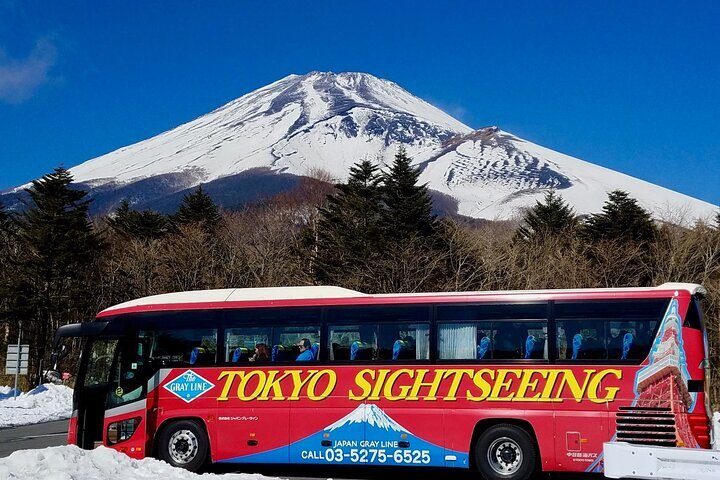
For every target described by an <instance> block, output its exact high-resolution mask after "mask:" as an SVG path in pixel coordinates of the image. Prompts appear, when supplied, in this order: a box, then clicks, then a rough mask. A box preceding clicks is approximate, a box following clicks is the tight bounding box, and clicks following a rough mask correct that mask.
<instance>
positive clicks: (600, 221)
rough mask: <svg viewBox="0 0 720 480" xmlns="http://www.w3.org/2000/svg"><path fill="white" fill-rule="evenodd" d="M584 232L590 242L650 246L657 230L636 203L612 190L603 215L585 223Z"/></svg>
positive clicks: (628, 196) (589, 219) (624, 193)
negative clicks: (619, 242)
mask: <svg viewBox="0 0 720 480" xmlns="http://www.w3.org/2000/svg"><path fill="white" fill-rule="evenodd" d="M584 231H585V233H586V235H587V236H588V237H589V238H590V239H593V240H621V241H630V240H632V241H640V242H650V241H652V240H654V239H655V238H656V235H657V231H658V230H657V227H656V226H655V223H654V222H653V219H652V216H651V215H650V213H649V212H648V211H647V210H645V209H644V208H642V207H641V206H640V205H638V203H637V200H636V199H634V198H632V197H631V196H630V195H629V194H628V193H627V192H624V191H622V190H614V191H612V192H610V193H609V194H608V199H607V201H606V202H605V205H603V211H602V213H598V214H595V215H591V216H590V218H588V220H587V221H586V222H585V226H584Z"/></svg>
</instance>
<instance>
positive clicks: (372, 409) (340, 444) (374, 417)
mask: <svg viewBox="0 0 720 480" xmlns="http://www.w3.org/2000/svg"><path fill="white" fill-rule="evenodd" d="M359 439H362V440H359ZM279 458H289V459H290V462H291V463H316V464H317V463H321V464H357V463H361V464H368V465H428V466H437V467H440V466H448V465H453V466H459V467H467V466H468V454H467V453H464V452H456V451H453V450H446V449H445V448H443V447H441V446H438V445H435V444H433V443H430V442H428V441H425V440H423V439H422V438H419V437H417V436H415V435H413V434H412V433H411V432H410V431H409V430H407V429H406V428H405V427H403V426H402V425H400V424H399V423H397V422H396V421H395V420H393V419H392V418H390V417H389V416H388V415H387V414H385V412H384V411H383V410H382V409H380V407H378V406H377V405H373V404H365V403H363V404H360V405H358V407H357V408H355V410H353V411H352V412H350V413H349V414H348V415H346V416H345V417H343V418H341V419H340V420H338V421H336V422H334V423H332V424H330V425H328V426H327V427H325V428H324V429H322V430H321V431H319V432H317V433H315V434H312V435H310V436H308V437H305V438H303V439H301V440H298V441H296V442H293V443H291V444H290V445H288V446H284V447H280V448H277V449H274V450H270V451H265V452H260V453H255V454H251V455H245V456H241V457H235V458H231V459H227V460H223V461H224V462H229V463H273V462H277V461H278V459H279Z"/></svg>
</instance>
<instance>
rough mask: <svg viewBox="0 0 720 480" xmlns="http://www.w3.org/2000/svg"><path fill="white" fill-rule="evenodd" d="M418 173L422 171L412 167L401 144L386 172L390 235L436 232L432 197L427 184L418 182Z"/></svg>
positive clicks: (387, 217) (426, 235) (408, 236)
mask: <svg viewBox="0 0 720 480" xmlns="http://www.w3.org/2000/svg"><path fill="white" fill-rule="evenodd" d="M419 177H420V171H419V170H418V169H416V168H413V166H412V165H411V159H410V157H408V155H407V152H406V151H405V149H404V148H402V147H401V148H400V150H399V151H398V153H397V154H396V155H395V160H394V161H393V164H392V166H391V167H390V171H389V172H387V174H386V175H385V176H384V180H385V185H384V187H383V200H384V202H385V211H384V224H385V228H386V229H387V233H388V236H389V237H391V238H395V239H407V238H410V237H413V236H420V237H429V236H431V235H433V234H434V233H435V230H436V228H437V219H436V217H435V215H433V213H432V199H431V198H430V193H429V191H428V188H427V185H418V184H417V183H418V178H419Z"/></svg>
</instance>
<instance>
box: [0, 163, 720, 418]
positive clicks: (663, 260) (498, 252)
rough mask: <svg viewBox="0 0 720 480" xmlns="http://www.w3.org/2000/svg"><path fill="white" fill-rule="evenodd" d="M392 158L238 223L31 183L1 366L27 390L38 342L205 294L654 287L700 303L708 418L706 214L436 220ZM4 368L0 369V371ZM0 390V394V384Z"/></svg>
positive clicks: (204, 203)
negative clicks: (24, 374)
mask: <svg viewBox="0 0 720 480" xmlns="http://www.w3.org/2000/svg"><path fill="white" fill-rule="evenodd" d="M418 175H419V173H418V171H417V170H415V169H414V168H413V167H412V161H411V159H410V158H409V157H408V156H407V154H406V153H405V152H403V151H402V150H401V151H400V152H399V153H398V154H397V155H396V157H395V160H394V162H393V163H392V165H391V166H390V167H389V168H388V169H387V170H385V171H382V170H380V169H379V168H378V167H377V166H376V165H374V164H373V163H372V162H370V161H361V162H358V163H357V164H356V165H355V166H354V167H353V168H352V169H351V172H350V175H349V178H348V180H347V181H346V182H345V183H335V182H334V181H333V179H332V178H330V177H329V176H328V175H327V174H325V173H323V172H313V174H311V175H308V176H307V177H303V178H302V179H301V181H300V182H299V184H298V186H297V187H296V188H295V189H294V190H292V191H289V192H287V193H283V194H280V195H277V196H274V197H271V198H266V199H264V200H262V201H259V202H256V203H253V204H251V205H244V206H242V207H240V208H238V209H234V210H226V209H222V208H220V207H219V206H218V205H216V204H215V202H214V201H213V199H212V198H210V197H209V196H208V195H207V194H206V193H205V192H204V191H203V189H202V187H198V188H197V189H196V190H195V191H194V192H193V193H191V194H188V195H186V196H185V198H184V199H183V201H182V203H181V204H180V206H179V207H178V209H177V210H176V211H175V212H174V213H172V214H170V215H166V214H162V213H159V212H156V211H152V210H140V211H139V210H135V209H133V207H132V200H131V199H128V200H126V201H123V202H122V204H121V205H119V206H118V207H117V208H116V209H115V210H114V211H112V212H110V213H108V214H107V215H100V216H92V217H91V216H90V215H89V207H90V202H91V199H90V196H89V195H88V192H85V191H82V190H79V189H77V187H75V186H74V185H73V183H72V180H73V179H72V175H71V174H70V172H68V171H67V170H65V169H64V168H61V167H59V168H56V169H55V170H54V171H53V172H51V173H49V174H47V175H45V176H43V177H42V178H40V179H38V180H36V181H34V182H32V185H31V186H30V187H29V188H28V189H27V194H28V201H27V205H26V206H25V208H24V209H22V210H20V211H10V210H8V209H6V208H4V207H3V206H2V205H1V204H0V332H2V335H0V360H3V358H2V357H3V356H4V355H5V351H6V344H7V342H14V341H16V340H17V335H18V330H19V329H20V327H21V328H22V338H23V343H29V344H30V346H31V359H30V372H31V373H32V374H31V375H30V376H29V378H28V379H26V380H25V381H27V382H37V381H38V379H39V378H40V372H41V370H42V368H43V367H44V366H46V365H47V362H48V359H49V354H50V351H49V350H50V343H51V339H52V335H53V332H54V331H55V329H57V328H58V327H59V326H61V325H64V324H67V323H75V322H78V321H86V320H91V319H92V318H93V317H94V316H95V314H96V313H97V312H98V311H100V310H102V309H103V308H106V307H108V306H110V305H113V304H117V303H120V302H123V301H127V300H131V299H134V298H138V297H143V296H147V295H154V294H159V293H165V292H172V291H183V290H199V289H210V288H242V287H268V286H291V285H338V286H342V287H346V288H351V289H354V290H359V291H362V292H366V293H391V292H428V291H438V292H440V291H472V290H522V289H546V288H584V287H592V288H597V287H623V286H656V285H660V284H662V283H664V282H669V281H672V282H692V283H699V284H702V285H704V286H705V288H706V289H707V292H708V294H707V297H706V298H705V301H704V313H705V316H704V321H705V325H706V328H707V331H708V335H709V342H710V362H711V370H710V372H711V385H710V389H711V398H712V402H713V404H714V408H715V409H716V410H718V409H720V374H719V373H718V366H720V333H719V332H720V322H719V321H718V320H719V319H720V212H719V213H718V214H717V215H716V217H715V218H713V219H692V218H688V216H687V214H686V212H683V211H669V212H667V214H666V215H665V216H664V217H665V218H662V219H657V218H653V217H652V216H651V215H650V213H649V212H648V211H646V210H645V209H643V208H642V207H641V206H640V205H639V204H638V202H637V201H636V200H635V199H634V198H632V197H631V196H629V195H628V194H627V193H626V192H623V191H619V190H618V191H613V192H608V198H607V201H606V202H605V205H604V206H603V208H602V210H601V211H599V212H597V213H594V214H592V215H584V216H579V215H577V214H576V213H575V212H574V211H573V209H572V206H571V205H568V204H567V203H566V202H565V201H564V200H563V198H562V196H561V192H556V191H549V192H547V194H546V195H545V198H544V200H542V201H538V202H537V203H536V204H535V205H534V206H533V207H532V208H529V209H527V210H526V211H524V212H520V213H519V214H518V216H517V218H516V219H515V220H512V221H485V220H476V219H468V218H464V217H460V216H448V215H446V216H443V217H440V216H437V215H435V214H434V210H433V201H432V197H431V195H430V192H429V191H428V189H427V187H426V186H424V185H420V184H418ZM3 364H4V362H3ZM9 381H10V379H9V377H7V376H1V375H0V385H2V384H9V383H8V382H9Z"/></svg>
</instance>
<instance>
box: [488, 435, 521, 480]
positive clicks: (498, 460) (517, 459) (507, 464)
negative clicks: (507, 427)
mask: <svg viewBox="0 0 720 480" xmlns="http://www.w3.org/2000/svg"><path fill="white" fill-rule="evenodd" d="M487 457H488V463H489V464H490V468H492V469H493V470H494V471H495V472H496V473H498V474H500V475H512V474H514V473H515V472H517V471H518V470H519V469H520V467H521V466H522V462H523V454H522V450H521V449H520V445H518V444H517V442H515V440H513V439H511V438H508V437H502V438H498V439H496V440H495V441H493V442H492V443H491V444H490V447H489V448H488V452H487Z"/></svg>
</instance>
